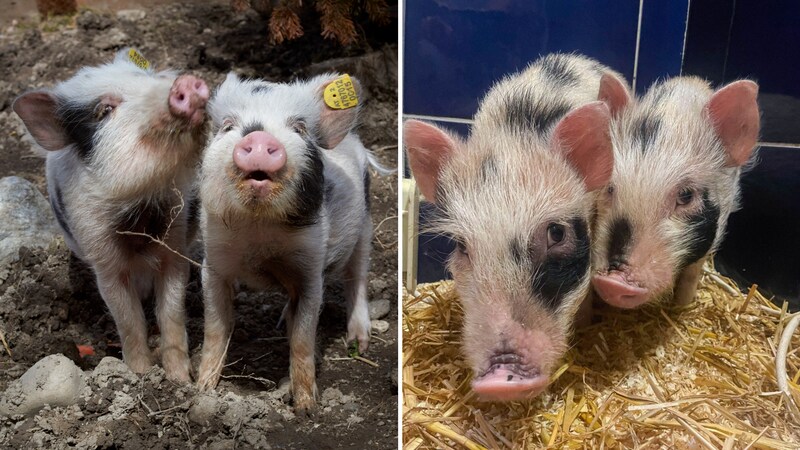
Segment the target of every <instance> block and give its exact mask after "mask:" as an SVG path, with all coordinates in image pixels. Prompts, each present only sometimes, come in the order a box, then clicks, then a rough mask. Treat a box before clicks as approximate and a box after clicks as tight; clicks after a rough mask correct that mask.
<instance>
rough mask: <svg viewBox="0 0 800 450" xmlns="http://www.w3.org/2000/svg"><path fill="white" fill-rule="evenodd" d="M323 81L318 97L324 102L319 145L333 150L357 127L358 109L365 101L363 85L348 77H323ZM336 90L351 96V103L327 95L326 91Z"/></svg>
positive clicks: (320, 118) (320, 119) (319, 128)
mask: <svg viewBox="0 0 800 450" xmlns="http://www.w3.org/2000/svg"><path fill="white" fill-rule="evenodd" d="M321 79H322V80H323V81H322V83H321V85H320V86H319V87H318V91H317V92H318V95H319V97H320V99H321V100H322V111H321V113H320V117H319V126H318V128H317V133H318V136H317V137H318V139H319V145H320V146H321V147H323V148H327V149H332V148H334V147H336V146H337V145H339V143H340V142H342V139H344V137H345V136H347V133H349V132H350V130H352V129H353V127H355V125H356V118H357V117H358V109H359V107H360V105H361V103H362V102H363V101H364V98H363V92H362V89H361V83H359V81H358V80H357V79H356V78H355V77H351V76H348V75H343V76H341V77H322V78H321ZM332 89H336V90H339V91H340V93H346V94H347V95H349V97H350V98H349V99H348V100H349V101H345V102H343V103H342V102H339V98H335V97H333V95H337V96H338V95H339V94H338V93H337V94H333V95H332V94H330V93H328V94H327V95H326V90H332Z"/></svg>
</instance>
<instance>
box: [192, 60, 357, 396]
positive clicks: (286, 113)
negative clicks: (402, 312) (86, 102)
mask: <svg viewBox="0 0 800 450" xmlns="http://www.w3.org/2000/svg"><path fill="white" fill-rule="evenodd" d="M331 86H333V87H334V91H335V90H336V89H335V88H336V87H337V86H338V87H339V88H341V89H342V90H343V93H347V92H349V94H351V96H352V97H355V96H357V95H358V94H359V93H360V92H359V90H360V87H359V84H358V82H357V81H356V80H354V79H349V78H348V77H346V76H343V77H339V76H338V75H336V74H328V75H321V76H318V77H315V78H312V79H310V80H308V81H296V82H293V83H290V84H283V83H268V82H265V81H260V80H240V79H239V78H238V77H237V76H236V75H233V74H230V75H228V77H227V79H226V80H225V82H224V83H223V84H222V85H221V86H220V87H219V89H218V90H217V91H216V93H215V95H214V96H213V98H212V100H211V102H210V105H209V113H210V115H211V118H212V123H213V127H214V130H213V137H212V138H211V141H210V142H209V144H208V147H207V149H206V152H205V156H204V158H203V165H202V170H201V181H200V196H201V199H202V204H203V207H202V212H201V228H202V231H203V236H204V239H205V252H206V260H205V263H204V269H203V289H204V297H205V340H204V343H203V355H202V362H201V364H200V370H199V378H198V385H199V387H200V388H201V389H210V388H213V387H214V386H216V384H217V382H218V381H219V377H220V372H221V370H222V366H223V364H224V361H225V354H226V350H227V343H228V341H229V339H230V336H231V332H232V329H233V322H234V320H233V310H232V308H233V294H234V286H235V285H236V283H237V282H242V283H244V284H246V285H248V286H251V287H257V288H267V287H271V286H282V287H283V288H284V289H285V290H286V292H287V293H288V296H289V303H288V305H287V307H286V308H285V309H284V317H285V319H286V324H287V327H288V335H289V346H290V376H291V382H292V391H293V395H294V402H295V406H296V408H297V409H298V410H301V411H302V410H308V409H311V408H313V407H314V405H315V395H316V382H315V374H314V346H315V336H316V329H317V323H318V317H319V313H320V308H321V305H322V296H323V289H324V284H325V282H326V281H327V280H330V279H341V280H343V281H344V295H345V299H346V303H347V339H348V341H353V340H356V341H357V342H358V344H359V346H360V349H361V350H362V351H363V350H366V348H367V346H368V344H369V314H368V311H367V284H366V277H367V269H368V264H369V251H370V243H371V239H372V221H371V218H370V215H369V206H368V188H369V173H368V171H367V169H368V166H369V164H370V163H371V161H372V156H371V155H370V153H369V152H368V150H367V149H366V148H364V146H363V145H362V143H361V141H360V140H359V138H358V136H356V135H355V134H354V133H353V132H352V129H353V127H354V126H355V125H356V119H357V112H358V106H356V105H355V102H353V103H350V104H347V103H346V100H347V98H341V97H340V99H341V100H345V103H338V104H331V105H333V106H335V107H338V108H341V109H334V108H333V107H331V106H329V104H328V103H326V101H325V100H324V99H323V98H324V96H325V94H324V91H325V90H326V88H330V87H331ZM335 93H336V92H334V94H335ZM351 100H354V99H351Z"/></svg>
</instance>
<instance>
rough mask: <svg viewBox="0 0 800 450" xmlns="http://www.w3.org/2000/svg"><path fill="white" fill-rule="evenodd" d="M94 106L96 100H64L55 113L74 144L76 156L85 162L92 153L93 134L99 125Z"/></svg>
mask: <svg viewBox="0 0 800 450" xmlns="http://www.w3.org/2000/svg"><path fill="white" fill-rule="evenodd" d="M96 107H97V103H96V102H95V103H88V104H79V103H70V102H65V103H62V104H61V105H59V107H58V110H57V113H56V114H57V115H58V117H59V119H60V120H61V126H62V127H63V128H64V132H65V133H66V134H67V137H68V139H69V141H70V142H71V143H73V144H74V145H75V151H76V152H77V153H78V156H80V158H81V159H82V160H83V161H84V162H85V163H87V164H88V163H89V162H91V160H92V155H93V154H94V135H95V133H96V132H97V129H98V126H99V122H98V120H97V116H96V114H95V108H96Z"/></svg>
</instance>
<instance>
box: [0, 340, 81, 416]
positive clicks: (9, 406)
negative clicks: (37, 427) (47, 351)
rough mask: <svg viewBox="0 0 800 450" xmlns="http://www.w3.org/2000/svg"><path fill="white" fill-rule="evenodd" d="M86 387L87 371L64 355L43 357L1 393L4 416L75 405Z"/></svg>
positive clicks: (0, 407) (0, 401)
mask: <svg viewBox="0 0 800 450" xmlns="http://www.w3.org/2000/svg"><path fill="white" fill-rule="evenodd" d="M85 387H86V380H85V376H84V374H83V371H82V370H81V369H80V368H78V366H76V365H75V363H74V362H72V360H70V359H69V358H67V357H66V356H64V355H50V356H46V357H44V358H42V359H40V360H39V362H37V363H36V364H34V365H33V367H31V368H30V369H28V371H27V372H25V373H24V374H23V375H22V376H21V377H20V378H19V379H18V380H16V381H13V382H12V383H11V384H10V385H9V387H8V389H6V391H5V392H4V393H3V395H2V396H0V416H11V415H16V414H24V415H33V414H35V413H36V412H37V411H39V410H40V409H42V407H44V406H45V405H50V406H69V405H72V404H75V403H76V402H77V401H78V400H79V399H80V395H81V393H82V392H83V390H84V388H85Z"/></svg>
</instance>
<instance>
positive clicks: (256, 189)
mask: <svg viewBox="0 0 800 450" xmlns="http://www.w3.org/2000/svg"><path fill="white" fill-rule="evenodd" d="M244 185H245V186H246V187H248V188H249V189H250V193H251V194H252V195H253V196H256V197H267V196H269V195H270V194H271V193H272V191H273V190H274V189H275V182H273V181H272V180H269V179H266V180H256V179H253V178H250V179H246V180H244Z"/></svg>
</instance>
